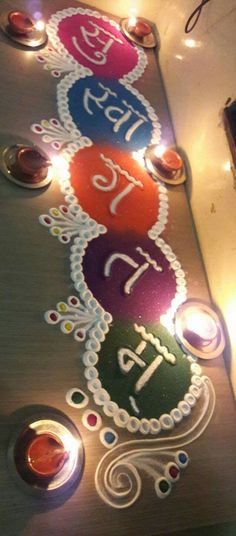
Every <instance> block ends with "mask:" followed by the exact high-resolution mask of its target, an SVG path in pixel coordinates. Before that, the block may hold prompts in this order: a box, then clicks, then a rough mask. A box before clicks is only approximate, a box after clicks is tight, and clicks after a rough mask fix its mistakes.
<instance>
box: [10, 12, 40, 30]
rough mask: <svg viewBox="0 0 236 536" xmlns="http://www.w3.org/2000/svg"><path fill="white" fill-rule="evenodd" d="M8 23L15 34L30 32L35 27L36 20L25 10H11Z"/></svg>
mask: <svg viewBox="0 0 236 536" xmlns="http://www.w3.org/2000/svg"><path fill="white" fill-rule="evenodd" d="M8 23H9V27H10V30H11V31H12V32H13V33H15V34H23V35H24V34H28V33H31V32H32V31H33V30H34V29H35V26H34V21H33V19H32V18H31V17H30V15H28V13H25V12H24V11H10V13H8Z"/></svg>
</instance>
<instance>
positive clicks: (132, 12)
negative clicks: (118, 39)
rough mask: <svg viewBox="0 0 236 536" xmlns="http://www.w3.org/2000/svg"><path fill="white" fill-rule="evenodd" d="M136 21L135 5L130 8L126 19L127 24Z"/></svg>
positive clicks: (133, 23)
mask: <svg viewBox="0 0 236 536" xmlns="http://www.w3.org/2000/svg"><path fill="white" fill-rule="evenodd" d="M136 23H137V10H136V8H135V7H133V8H131V9H130V16H129V20H128V26H131V27H132V26H135V25H136Z"/></svg>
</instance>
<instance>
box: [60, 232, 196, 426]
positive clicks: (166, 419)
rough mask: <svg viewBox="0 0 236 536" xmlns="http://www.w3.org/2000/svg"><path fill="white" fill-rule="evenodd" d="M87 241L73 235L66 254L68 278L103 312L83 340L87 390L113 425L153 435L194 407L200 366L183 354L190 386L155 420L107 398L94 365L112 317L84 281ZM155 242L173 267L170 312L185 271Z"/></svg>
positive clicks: (180, 292)
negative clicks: (71, 244) (174, 288)
mask: <svg viewBox="0 0 236 536" xmlns="http://www.w3.org/2000/svg"><path fill="white" fill-rule="evenodd" d="M88 243H89V241H87V240H85V239H84V238H76V239H75V241H74V244H73V246H71V255H70V261H71V278H72V280H73V281H74V285H75V288H76V290H77V291H78V293H79V295H80V296H81V298H82V299H83V301H84V302H85V304H86V303H88V301H91V300H93V303H94V307H98V309H99V311H100V312H101V313H102V312H103V318H102V320H103V322H102V323H101V322H98V324H97V325H96V326H95V327H93V328H92V329H91V330H89V333H88V335H89V337H88V339H87V341H86V343H85V352H84V354H83V363H84V365H85V373H84V374H85V377H86V379H87V386H88V390H89V391H90V392H91V393H93V398H94V401H95V403H96V404H97V405H98V406H101V407H102V409H103V412H104V413H105V415H107V416H108V417H112V418H113V420H114V422H115V424H116V426H118V427H120V428H126V429H127V430H128V431H129V432H131V433H136V432H140V433H141V434H143V435H147V434H153V435H157V434H158V433H159V432H160V431H161V430H164V431H169V430H172V429H173V428H174V426H175V425H176V424H178V423H179V422H180V421H181V420H182V419H183V418H184V417H187V416H188V415H190V413H191V410H192V408H193V407H194V406H195V404H196V402H197V400H198V399H199V397H200V395H201V392H202V385H203V384H202V379H201V377H200V375H201V367H200V366H199V365H198V364H197V363H195V362H194V360H193V359H192V357H191V356H187V357H186V359H188V360H189V361H190V363H191V365H190V366H191V372H192V379H191V386H190V387H189V390H188V392H187V393H186V394H185V396H184V399H183V400H181V401H180V402H179V403H178V407H177V408H173V409H172V410H171V412H170V414H163V415H161V417H160V418H159V419H154V418H153V419H138V418H137V417H134V416H131V415H129V413H128V412H127V411H126V410H124V409H122V408H119V406H118V404H116V402H113V401H112V400H111V398H110V395H109V393H108V392H107V391H106V389H104V388H103V387H102V384H101V381H100V379H99V377H98V376H99V375H98V371H97V369H96V364H97V362H98V359H99V357H98V352H99V351H100V349H101V342H103V341H104V340H105V334H106V333H107V332H108V331H109V324H110V323H111V322H112V320H113V319H112V316H111V315H110V314H109V313H107V312H105V311H104V310H103V309H102V307H101V306H100V305H99V303H98V301H97V300H96V298H95V297H94V296H93V294H92V293H91V291H90V290H89V289H88V286H87V283H86V281H85V277H84V274H83V266H82V263H83V257H84V255H85V251H86V248H87V246H88ZM155 243H156V245H157V247H160V248H161V251H162V253H163V254H164V255H165V257H166V259H167V260H168V262H169V263H170V266H171V267H172V268H173V269H174V270H175V277H176V283H177V290H176V295H175V298H174V299H173V300H172V302H171V308H170V311H171V313H173V314H174V312H175V308H177V307H178V305H179V304H180V303H182V301H185V299H186V289H185V285H186V283H185V274H184V272H183V270H182V269H181V265H180V263H179V261H177V260H176V256H175V255H174V254H173V252H172V249H171V248H170V246H168V245H167V244H166V243H165V242H164V240H163V239H159V238H158V239H157V240H156V241H155ZM103 327H105V330H106V332H104V330H103Z"/></svg>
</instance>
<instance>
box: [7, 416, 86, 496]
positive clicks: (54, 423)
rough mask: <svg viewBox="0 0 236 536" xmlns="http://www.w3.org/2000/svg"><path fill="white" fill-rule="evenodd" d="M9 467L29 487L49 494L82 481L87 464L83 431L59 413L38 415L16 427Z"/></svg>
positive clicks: (59, 491) (56, 492)
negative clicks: (81, 434) (85, 462)
mask: <svg viewBox="0 0 236 536" xmlns="http://www.w3.org/2000/svg"><path fill="white" fill-rule="evenodd" d="M8 462H9V469H10V471H11V473H12V476H13V477H14V478H15V479H16V480H17V482H18V484H19V485H21V486H22V487H23V488H24V490H25V491H30V492H31V493H32V494H36V495H38V494H41V495H42V494H43V495H44V494H45V493H46V495H47V496H48V494H49V493H50V494H51V495H52V494H53V495H55V494H58V493H61V492H63V490H64V491H66V490H68V489H69V488H71V486H73V485H74V484H76V483H78V482H79V480H80V478H81V475H82V471H83V467H84V450H83V444H82V439H81V437H80V434H79V432H78V430H77V428H75V426H74V425H73V423H72V422H71V421H70V420H69V419H67V417H64V416H61V415H60V416H59V415H56V414H55V416H54V415H35V416H34V417H33V416H32V418H29V419H28V420H27V421H26V422H24V423H23V424H22V425H21V426H20V427H19V429H16V431H15V433H14V435H13V436H12V438H11V441H10V445H9V448H8Z"/></svg>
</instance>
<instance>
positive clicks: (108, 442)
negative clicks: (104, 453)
mask: <svg viewBox="0 0 236 536" xmlns="http://www.w3.org/2000/svg"><path fill="white" fill-rule="evenodd" d="M99 436H100V441H101V443H102V444H103V445H104V447H106V448H107V449H112V448H113V447H114V446H115V445H116V443H117V441H118V434H117V432H116V431H115V430H113V429H112V428H102V430H101V431H100V434H99Z"/></svg>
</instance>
